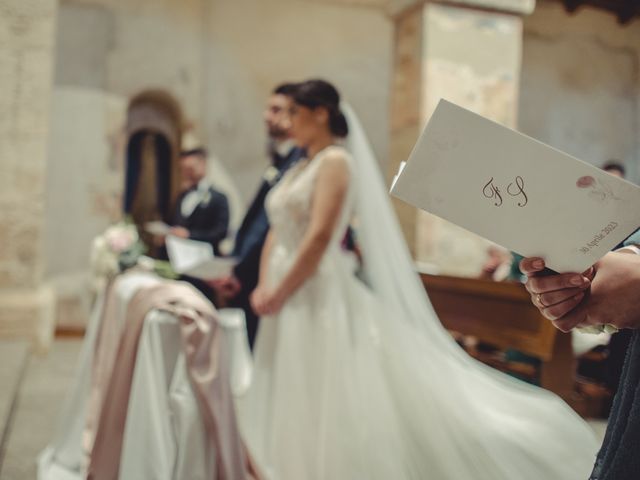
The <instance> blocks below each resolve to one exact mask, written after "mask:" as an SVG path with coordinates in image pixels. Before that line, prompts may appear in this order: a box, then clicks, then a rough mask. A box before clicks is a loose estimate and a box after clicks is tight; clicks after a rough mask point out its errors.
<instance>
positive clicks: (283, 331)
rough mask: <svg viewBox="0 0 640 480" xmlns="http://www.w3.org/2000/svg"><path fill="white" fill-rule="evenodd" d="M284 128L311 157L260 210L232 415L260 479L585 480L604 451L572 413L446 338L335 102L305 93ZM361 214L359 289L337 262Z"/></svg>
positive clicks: (316, 85)
mask: <svg viewBox="0 0 640 480" xmlns="http://www.w3.org/2000/svg"><path fill="white" fill-rule="evenodd" d="M291 123H292V125H291V127H292V132H293V136H294V138H295V140H296V142H297V143H298V144H299V145H300V146H301V147H304V148H305V149H306V150H307V157H308V160H305V161H301V162H300V163H298V164H297V165H296V166H295V167H293V168H292V170H290V172H289V173H288V174H287V175H286V176H285V177H284V178H283V180H282V181H281V182H280V183H279V184H278V186H277V187H276V188H275V189H274V190H273V191H272V192H271V194H270V195H269V197H268V199H267V211H268V214H269V218H270V222H271V231H270V233H269V235H268V238H267V241H266V243H265V246H264V250H263V253H262V259H261V266H260V267H261V268H260V280H259V284H258V287H257V288H256V290H255V291H254V292H253V294H252V304H253V306H254V308H255V310H256V312H257V313H258V314H259V315H261V316H262V321H261V326H260V331H259V335H258V339H257V343H256V347H255V367H254V368H255V371H254V375H255V376H254V383H253V385H252V387H251V390H250V391H249V393H248V394H247V397H246V398H245V399H243V400H242V402H243V403H241V405H240V416H241V422H242V426H243V431H244V434H245V437H246V439H247V442H248V444H249V446H250V447H251V450H252V452H253V453H254V454H255V456H256V458H257V461H258V463H259V464H261V466H262V467H263V469H264V471H265V472H266V476H267V478H269V479H273V480H302V479H304V480H325V479H326V480H329V479H330V480H371V479H381V480H382V479H384V480H390V479H393V480H396V479H416V480H515V479H517V480H584V479H586V478H587V477H588V475H589V472H590V471H591V467H592V464H593V461H594V459H595V454H596V450H597V447H598V445H597V443H596V440H595V437H594V435H593V433H592V432H591V430H590V429H589V427H588V426H587V425H586V424H585V423H584V422H583V421H582V420H581V419H580V418H579V417H578V416H577V415H576V414H575V413H574V412H573V410H571V409H570V408H569V407H568V406H567V405H566V404H565V403H564V402H563V401H562V400H560V399H559V398H558V397H556V396H555V395H553V394H551V393H549V392H547V391H545V390H542V389H539V388H536V387H533V386H530V385H527V384H524V383H522V382H520V381H518V380H515V379H512V378H510V377H507V376H506V375H504V374H501V373H500V372H497V371H494V370H492V369H490V368H488V367H485V366H484V365H482V364H480V363H478V362H476V361H475V360H473V359H471V358H470V357H468V356H467V355H466V354H465V353H464V352H463V351H462V350H461V349H460V348H459V347H458V346H457V345H456V344H455V342H454V341H453V340H452V339H451V337H450V336H449V335H448V333H447V332H446V331H445V330H444V329H443V327H442V326H441V325H440V322H439V320H438V318H437V317H436V315H435V313H434V312H433V310H432V308H431V305H430V303H429V301H428V298H427V296H426V294H425V292H424V289H423V287H422V285H421V284H420V282H419V280H418V278H417V276H416V275H415V273H414V272H413V269H412V262H411V258H410V256H409V253H408V251H407V249H406V246H405V244H404V242H403V239H402V236H401V233H400V229H399V227H398V226H397V224H396V220H395V217H394V214H393V211H392V208H391V205H390V203H389V201H388V198H387V195H386V189H385V187H384V183H383V180H382V178H381V176H380V174H379V171H378V169H377V164H376V161H375V158H374V156H373V154H372V152H371V149H370V147H369V145H368V143H367V141H366V137H365V135H364V132H363V131H362V128H361V127H360V125H359V124H358V122H357V120H356V119H355V117H354V118H353V119H351V118H350V119H349V122H347V120H346V118H345V115H344V114H343V112H342V111H341V108H340V97H339V94H338V92H337V90H336V89H335V88H334V87H333V86H332V85H331V84H329V83H327V82H325V81H321V80H310V81H307V82H304V83H302V84H300V85H299V87H298V89H297V92H296V94H295V96H294V104H293V107H292V111H291ZM349 132H350V135H349V143H348V145H347V146H348V150H347V149H345V148H343V147H341V146H339V145H338V139H341V138H344V137H347V134H348V133H349ZM354 215H355V216H356V217H357V222H358V223H357V227H358V228H357V230H358V238H359V243H360V244H361V247H362V253H363V269H364V272H363V275H361V277H363V278H364V279H365V280H364V281H363V280H361V279H359V278H357V277H356V276H355V275H354V274H353V269H352V266H351V264H350V263H349V262H347V261H345V259H344V255H345V254H344V253H343V250H342V249H341V242H340V240H341V239H342V236H343V233H344V231H345V229H346V228H347V226H348V225H349V223H350V221H351V220H352V219H353V218H354Z"/></svg>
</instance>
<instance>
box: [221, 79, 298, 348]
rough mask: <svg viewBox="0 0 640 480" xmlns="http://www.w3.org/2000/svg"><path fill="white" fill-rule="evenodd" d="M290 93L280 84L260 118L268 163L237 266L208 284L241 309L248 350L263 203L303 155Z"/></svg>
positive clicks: (238, 244)
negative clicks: (295, 137) (293, 135)
mask: <svg viewBox="0 0 640 480" xmlns="http://www.w3.org/2000/svg"><path fill="white" fill-rule="evenodd" d="M294 91H295V85H294V84H282V85H280V86H278V87H277V88H276V89H275V90H274V91H273V92H272V94H271V96H270V97H269V100H268V102H267V108H266V110H265V112H264V119H265V123H266V126H267V132H268V135H269V156H270V158H271V164H270V166H269V167H268V168H267V169H266V171H265V173H264V174H263V176H262V182H261V184H260V188H259V189H258V191H257V193H256V195H255V197H254V199H253V202H252V203H251V206H250V207H249V210H248V211H247V214H246V215H245V217H244V220H243V221H242V225H241V226H240V229H239V230H238V233H237V235H236V241H235V247H234V250H233V253H232V255H233V256H234V257H235V258H237V259H238V264H237V266H236V267H235V269H234V272H233V275H232V276H230V277H228V278H222V279H216V280H212V281H211V282H209V284H210V285H211V286H212V287H213V288H214V289H215V290H216V291H217V292H218V295H219V296H221V297H222V298H225V299H226V300H227V301H228V303H229V305H230V306H233V307H236V308H242V309H243V310H244V312H245V315H246V319H247V333H248V337H249V345H250V346H251V347H252V348H253V342H254V340H255V337H256V332H257V330H258V316H257V315H256V314H255V312H254V311H253V309H252V308H251V305H250V303H249V295H250V294H251V292H252V291H253V290H254V289H255V287H256V285H257V283H258V273H259V269H260V255H261V253H262V246H263V245H264V241H265V238H266V236H267V233H268V231H269V220H268V218H267V213H266V211H265V206H264V201H265V198H266V196H267V194H268V193H269V191H270V190H271V188H273V186H274V185H275V184H276V183H278V182H279V181H280V179H281V178H282V176H283V174H284V173H285V172H286V171H287V170H288V169H289V168H290V167H291V166H292V165H294V164H295V163H296V162H297V161H298V160H300V159H301V158H302V157H303V156H304V152H303V151H302V150H301V149H299V148H297V147H296V146H295V144H294V143H293V141H292V140H291V139H290V137H289V128H290V122H289V110H290V108H291V102H292V96H293V93H294Z"/></svg>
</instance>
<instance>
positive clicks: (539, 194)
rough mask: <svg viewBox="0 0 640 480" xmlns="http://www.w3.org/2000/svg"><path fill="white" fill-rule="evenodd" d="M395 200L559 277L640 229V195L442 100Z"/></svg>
mask: <svg viewBox="0 0 640 480" xmlns="http://www.w3.org/2000/svg"><path fill="white" fill-rule="evenodd" d="M391 193H392V194H393V195H395V196H396V197H398V198H399V199H401V200H404V201H406V202H408V203H410V204H413V205H415V206H417V207H419V208H421V209H423V210H426V211H428V212H430V213H433V214H435V215H437V216H439V217H442V218H444V219H445V220H448V221H450V222H453V223H455V224H457V225H460V226H461V227H463V228H466V229H468V230H470V231H472V232H474V233H476V234H478V235H481V236H483V237H485V238H487V239H489V240H491V241H493V242H495V243H498V244H500V245H503V246H504V247H506V248H508V249H510V250H513V251H515V252H518V253H520V254H522V255H524V256H542V257H544V258H545V259H546V262H547V265H548V266H549V267H550V268H552V269H554V270H556V271H561V272H564V271H584V270H585V269H587V268H588V267H589V266H590V265H592V264H593V263H595V262H596V261H597V260H598V259H599V258H601V257H602V256H603V255H604V254H605V253H607V252H608V251H609V250H611V249H612V248H613V247H615V246H616V245H617V244H618V243H620V242H621V241H622V240H624V239H625V238H626V237H627V236H629V235H630V234H631V233H633V232H634V231H635V230H636V229H637V228H638V227H639V226H640V188H638V187H637V186H635V185H633V184H631V183H629V182H627V181H625V180H622V179H620V178H617V177H614V176H612V175H609V174H608V173H606V172H604V171H602V170H600V169H598V168H596V167H594V166H592V165H589V164H587V163H585V162H582V161H580V160H578V159H576V158H574V157H571V156H570V155H567V154H565V153H562V152H560V151H558V150H556V149H554V148H552V147H549V146H548V145H545V144H543V143H541V142H539V141H537V140H535V139H533V138H530V137H527V136H526V135H523V134H521V133H518V132H516V131H514V130H511V129H509V128H506V127H503V126H502V125H499V124H497V123H495V122H492V121H490V120H487V119H485V118H483V117H481V116H479V115H477V114H475V113H472V112H469V111H468V110H465V109H463V108H461V107H458V106H456V105H454V104H452V103H450V102H447V101H446V100H441V101H440V103H439V104H438V107H437V109H436V111H435V112H434V114H433V116H432V117H431V120H430V121H429V123H428V125H427V126H426V128H425V130H424V131H423V132H422V135H421V136H420V139H419V140H418V142H417V144H416V146H415V148H414V150H413V152H412V153H411V156H410V158H409V160H408V161H407V163H406V165H405V166H403V168H402V170H401V171H400V172H399V173H398V175H397V178H396V180H395V183H394V185H393V187H392V190H391Z"/></svg>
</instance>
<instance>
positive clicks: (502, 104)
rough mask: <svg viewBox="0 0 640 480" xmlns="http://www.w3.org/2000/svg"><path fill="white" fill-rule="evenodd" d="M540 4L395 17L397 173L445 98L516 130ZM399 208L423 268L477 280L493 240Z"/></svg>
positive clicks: (476, 0)
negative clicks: (525, 50) (529, 19)
mask: <svg viewBox="0 0 640 480" xmlns="http://www.w3.org/2000/svg"><path fill="white" fill-rule="evenodd" d="M533 7H534V0H463V1H457V2H455V5H453V4H448V3H424V4H418V5H414V6H412V7H409V8H408V9H406V10H404V11H403V12H401V13H398V14H397V16H396V38H395V46H394V50H395V65H394V83H393V92H392V105H391V129H392V131H391V162H390V171H389V175H393V174H395V173H396V171H397V168H398V165H399V163H400V162H401V161H403V160H405V159H406V158H407V157H408V156H409V154H410V152H411V149H412V147H413V144H414V143H415V141H416V140H417V138H418V136H419V134H420V132H421V131H422V129H423V128H424V126H425V124H426V123H427V121H428V119H429V117H430V116H431V114H432V113H433V110H434V109H435V107H436V105H437V104H438V101H439V100H440V98H446V99H448V100H450V101H452V102H454V103H456V104H458V105H461V106H463V107H465V108H468V109H470V110H473V111H475V112H477V113H479V114H481V115H484V116H487V117H489V118H492V119H494V120H496V121H498V122H500V123H502V124H504V125H507V126H511V127H515V123H516V118H517V102H518V83H519V77H520V65H521V50H522V18H521V15H524V14H528V13H530V12H531V11H532V10H533ZM399 204H400V202H397V207H398V215H399V218H400V222H401V224H402V227H403V230H404V232H405V235H406V238H407V241H408V243H409V245H410V247H411V250H412V252H413V253H414V255H415V258H416V260H417V261H418V262H423V263H428V264H431V265H433V266H435V267H436V268H437V270H438V271H439V272H440V273H447V274H453V275H475V273H476V272H477V271H479V269H480V266H481V264H482V262H483V260H484V255H485V252H486V247H487V242H486V241H484V240H483V239H480V238H479V237H477V236H475V235H472V234H470V233H468V232H466V231H464V230H462V229H460V228H458V227H456V226H454V225H452V224H450V223H448V222H445V221H443V220H441V219H439V218H437V217H434V216H432V215H429V214H426V213H424V212H417V211H416V210H415V209H413V208H411V207H408V206H406V205H399Z"/></svg>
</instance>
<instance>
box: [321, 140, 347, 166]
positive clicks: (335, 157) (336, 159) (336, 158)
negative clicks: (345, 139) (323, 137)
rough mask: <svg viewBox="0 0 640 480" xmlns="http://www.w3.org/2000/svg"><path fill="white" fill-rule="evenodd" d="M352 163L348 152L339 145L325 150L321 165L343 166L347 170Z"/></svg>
mask: <svg viewBox="0 0 640 480" xmlns="http://www.w3.org/2000/svg"><path fill="white" fill-rule="evenodd" d="M352 162H353V160H352V158H351V155H350V154H349V152H348V151H347V150H346V149H345V148H344V147H341V146H339V145H332V146H331V147H328V148H326V149H325V151H324V152H323V155H322V163H323V164H325V165H327V164H328V165H334V166H340V165H342V166H344V167H346V168H349V167H350V166H351V163H352Z"/></svg>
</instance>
